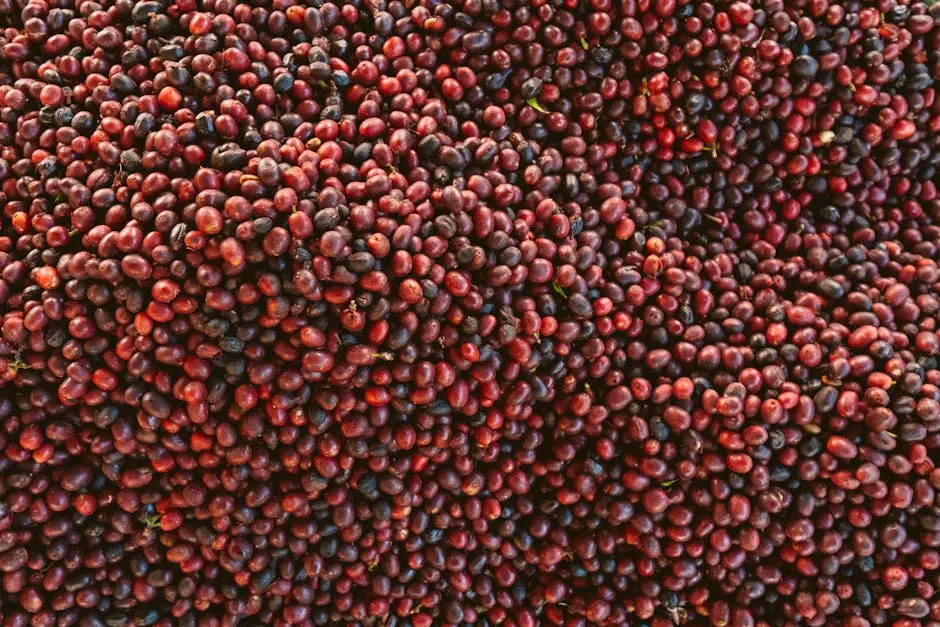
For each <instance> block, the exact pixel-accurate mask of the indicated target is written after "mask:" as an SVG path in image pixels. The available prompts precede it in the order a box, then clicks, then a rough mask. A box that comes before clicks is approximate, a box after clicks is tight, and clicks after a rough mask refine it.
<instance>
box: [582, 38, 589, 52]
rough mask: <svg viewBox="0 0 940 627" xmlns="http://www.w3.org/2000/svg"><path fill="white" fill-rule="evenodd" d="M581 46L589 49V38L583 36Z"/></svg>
mask: <svg viewBox="0 0 940 627" xmlns="http://www.w3.org/2000/svg"><path fill="white" fill-rule="evenodd" d="M581 47H582V48H584V49H585V50H587V49H588V48H589V47H590V46H589V45H588V40H587V39H585V38H584V37H582V38H581Z"/></svg>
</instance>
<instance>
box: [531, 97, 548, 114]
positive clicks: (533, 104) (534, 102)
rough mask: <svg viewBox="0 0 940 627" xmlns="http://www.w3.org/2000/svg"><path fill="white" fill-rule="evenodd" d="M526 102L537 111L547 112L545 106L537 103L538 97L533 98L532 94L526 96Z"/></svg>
mask: <svg viewBox="0 0 940 627" xmlns="http://www.w3.org/2000/svg"><path fill="white" fill-rule="evenodd" d="M526 104H527V105H529V106H530V107H532V108H533V109H535V110H536V111H538V112H539V113H548V111H547V110H546V109H545V107H543V106H542V105H541V104H539V101H538V98H535V97H534V96H533V97H532V98H526Z"/></svg>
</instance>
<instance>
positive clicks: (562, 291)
mask: <svg viewBox="0 0 940 627" xmlns="http://www.w3.org/2000/svg"><path fill="white" fill-rule="evenodd" d="M552 289H553V290H555V293H556V294H558V295H559V296H561V297H562V298H568V295H567V294H565V288H563V287H562V286H560V285H558V281H552Z"/></svg>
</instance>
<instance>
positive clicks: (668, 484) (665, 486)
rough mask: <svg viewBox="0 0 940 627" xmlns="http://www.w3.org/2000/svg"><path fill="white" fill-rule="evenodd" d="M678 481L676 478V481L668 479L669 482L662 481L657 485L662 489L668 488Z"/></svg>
mask: <svg viewBox="0 0 940 627" xmlns="http://www.w3.org/2000/svg"><path fill="white" fill-rule="evenodd" d="M678 481H679V479H678V478H676V479H670V480H669V481H663V482H662V483H660V484H659V485H661V486H662V487H664V488H668V487H669V486H671V485H673V484H675V483H676V482H678Z"/></svg>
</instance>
